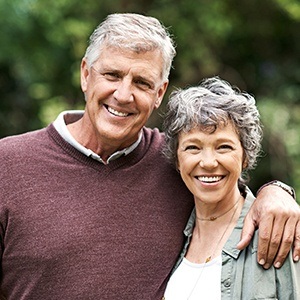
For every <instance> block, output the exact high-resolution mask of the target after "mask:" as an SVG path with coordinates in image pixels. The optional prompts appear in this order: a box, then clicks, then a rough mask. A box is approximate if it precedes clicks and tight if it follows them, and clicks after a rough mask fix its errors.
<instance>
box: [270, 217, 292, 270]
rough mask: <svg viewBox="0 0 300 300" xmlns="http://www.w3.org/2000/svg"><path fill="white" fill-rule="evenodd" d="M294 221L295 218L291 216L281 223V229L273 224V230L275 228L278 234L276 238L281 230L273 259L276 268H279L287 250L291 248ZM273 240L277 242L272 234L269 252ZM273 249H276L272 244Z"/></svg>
mask: <svg viewBox="0 0 300 300" xmlns="http://www.w3.org/2000/svg"><path fill="white" fill-rule="evenodd" d="M296 221H297V220H296V219H295V218H293V217H291V218H289V219H288V220H287V222H286V223H283V227H282V229H280V228H279V229H277V228H276V226H274V229H273V231H275V230H277V232H278V233H276V235H278V238H279V237H280V231H282V239H281V244H280V247H279V249H278V251H277V254H276V258H275V260H274V266H275V267H276V268H280V267H281V266H282V264H283V263H284V260H285V259H286V257H287V255H288V253H289V251H290V250H291V247H292V244H293V240H294V235H295V222H296ZM273 240H275V241H276V242H277V238H276V236H275V235H273V234H272V240H271V245H270V249H269V252H270V251H272V250H273V249H272V247H273V245H272V242H273ZM279 242H280V241H279ZM275 250H276V245H274V251H275ZM272 255H273V252H272Z"/></svg>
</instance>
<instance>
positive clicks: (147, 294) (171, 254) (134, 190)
mask: <svg viewBox="0 0 300 300" xmlns="http://www.w3.org/2000/svg"><path fill="white" fill-rule="evenodd" d="M162 143H163V136H162V134H160V133H159V132H158V130H151V129H146V128H144V130H143V139H142V142H141V143H140V145H139V146H138V147H137V148H136V149H135V150H134V151H133V152H132V153H131V154H129V155H128V156H126V157H122V158H119V159H117V160H115V161H112V162H111V163H110V164H108V165H103V164H101V163H99V162H97V161H95V160H94V159H92V158H89V157H86V156H85V155H84V154H82V153H81V152H79V151H77V150H76V149H74V148H73V147H72V146H71V145H69V144H68V143H67V142H65V141H64V140H63V139H62V138H61V136H60V135H59V134H58V133H57V131H56V130H55V129H54V127H53V125H50V126H49V127H47V128H45V129H42V130H38V131H35V132H31V133H27V134H24V135H20V136H15V137H9V138H5V139H3V140H1V141H0V166H1V172H0V257H1V273H0V295H4V296H5V297H6V298H7V299H14V300H21V299H30V300H34V299H38V300H47V299H49V300H50V299H51V300H56V299H59V300H68V299H72V300H74V299H81V300H82V299H84V300H86V299H93V300H95V299H110V300H112V299H113V300H116V299H120V300H125V299H130V300H134V299H143V300H145V299H160V298H161V297H162V295H163V291H164V289H165V284H166V281H167V278H168V275H169V273H170V271H171V269H172V266H173V264H174V263H175V262H176V259H177V256H178V254H179V253H180V251H181V248H182V245H183V234H182V230H183V229H184V227H185V223H186V221H187V219H188V216H189V214H190V211H191V209H192V206H193V200H192V197H191V195H190V194H189V192H188V191H187V189H186V188H185V186H184V184H183V182H182V181H181V178H180V176H179V174H177V172H176V171H175V170H173V169H172V168H171V166H170V165H168V164H167V163H166V161H165V159H164V157H163V156H162V154H161V147H162ZM0 298H1V297H0Z"/></svg>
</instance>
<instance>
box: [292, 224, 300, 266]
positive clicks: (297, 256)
mask: <svg viewBox="0 0 300 300" xmlns="http://www.w3.org/2000/svg"><path fill="white" fill-rule="evenodd" d="M293 258H294V261H295V262H298V261H299V260H300V221H298V222H297V225H296V229H295V239H294V249H293Z"/></svg>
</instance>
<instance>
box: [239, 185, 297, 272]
mask: <svg viewBox="0 0 300 300" xmlns="http://www.w3.org/2000/svg"><path fill="white" fill-rule="evenodd" d="M257 226H258V227H259V241H258V253H257V260H258V262H259V264H261V265H263V267H264V268H265V269H268V268H269V267H270V266H271V265H272V263H274V266H275V267H276V268H280V267H281V266H282V264H283V262H284V260H285V258H286V256H287V255H288V253H289V251H290V249H291V247H292V244H293V245H294V248H293V258H294V261H295V262H296V261H299V258H300V207H299V205H298V204H297V202H296V201H295V199H294V198H293V197H292V196H290V195H289V194H288V193H287V192H286V191H284V190H283V189H282V188H280V187H277V186H274V185H268V186H266V187H264V188H263V189H262V190H261V191H260V192H259V194H258V196H257V199H256V200H255V201H254V203H253V205H252V207H251V209H250V211H249V212H248V214H247V216H246V218H245V221H244V227H243V232H242V236H241V240H240V242H239V243H238V245H237V248H238V249H244V248H245V247H246V246H247V245H248V244H249V243H250V241H251V238H252V236H253V233H254V230H255V228H256V227H257Z"/></svg>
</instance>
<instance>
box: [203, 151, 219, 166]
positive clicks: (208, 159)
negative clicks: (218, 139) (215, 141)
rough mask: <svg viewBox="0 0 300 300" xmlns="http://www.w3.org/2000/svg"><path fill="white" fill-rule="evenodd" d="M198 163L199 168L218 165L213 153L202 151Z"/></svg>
mask: <svg viewBox="0 0 300 300" xmlns="http://www.w3.org/2000/svg"><path fill="white" fill-rule="evenodd" d="M199 165H200V167H201V168H205V169H213V168H216V167H217V166H218V161H217V159H216V157H215V155H214V154H213V153H207V152H204V153H202V155H201V158H200V161H199Z"/></svg>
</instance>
